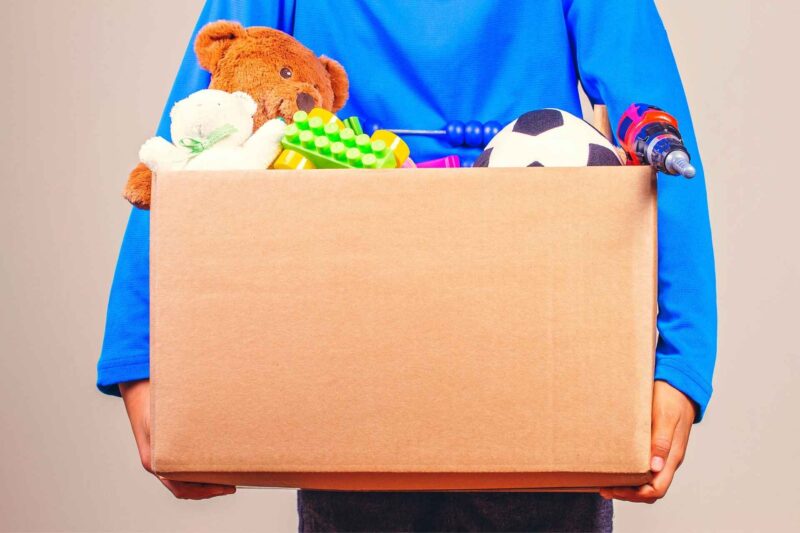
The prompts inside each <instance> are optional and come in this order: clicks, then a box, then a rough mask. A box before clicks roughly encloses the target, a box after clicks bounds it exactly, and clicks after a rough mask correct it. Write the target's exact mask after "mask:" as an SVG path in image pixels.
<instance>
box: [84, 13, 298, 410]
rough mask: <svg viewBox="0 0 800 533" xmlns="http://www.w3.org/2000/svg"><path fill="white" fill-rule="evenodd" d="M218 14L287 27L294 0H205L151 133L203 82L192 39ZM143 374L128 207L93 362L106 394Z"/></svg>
mask: <svg viewBox="0 0 800 533" xmlns="http://www.w3.org/2000/svg"><path fill="white" fill-rule="evenodd" d="M220 19H226V20H235V21H238V22H241V23H242V24H243V25H244V26H269V27H273V28H277V29H280V30H282V31H285V32H287V33H291V32H292V26H293V24H294V20H293V19H294V2H293V1H290V0H283V1H281V0H273V1H262V2H252V1H249V0H207V1H206V3H205V6H204V7H203V11H202V12H201V14H200V18H199V20H198V21H197V25H196V26H195V29H194V32H193V33H192V37H191V39H190V40H189V46H188V47H187V49H186V53H185V54H184V57H183V61H182V62H181V66H180V69H179V70H178V75H177V77H176V78H175V83H174V84H173V86H172V91H171V92H170V95H169V99H168V100H167V104H166V106H165V108H164V113H163V115H162V117H161V122H160V123H159V126H158V132H157V135H159V136H161V137H164V138H165V139H170V132H169V126H170V120H169V111H170V109H171V108H172V106H173V104H174V103H175V102H177V101H178V100H182V99H183V98H186V97H187V96H189V95H190V94H191V93H193V92H195V91H199V90H201V89H205V88H207V87H208V83H209V81H210V74H209V73H208V72H206V71H204V70H203V69H202V68H201V67H200V65H199V64H198V62H197V58H196V57H195V54H194V39H195V36H196V35H197V32H198V31H199V30H200V29H201V28H202V27H203V26H205V25H206V24H207V23H209V22H213V21H215V20H220ZM149 376H150V212H149V211H143V210H140V209H136V208H134V209H133V211H132V212H131V215H130V218H129V220H128V227H127V229H126V230H125V236H124V237H123V240H122V247H121V249H120V253H119V259H118V260H117V268H116V270H115V272H114V281H113V282H112V284H111V294H110V296H109V301H108V311H107V313H106V328H105V335H104V338H103V348H102V351H101V353H100V360H99V361H98V363H97V387H98V388H99V389H100V390H101V391H102V392H104V393H106V394H113V395H117V396H118V395H119V387H118V385H117V384H118V383H122V382H125V381H134V380H137V379H145V378H148V377H149Z"/></svg>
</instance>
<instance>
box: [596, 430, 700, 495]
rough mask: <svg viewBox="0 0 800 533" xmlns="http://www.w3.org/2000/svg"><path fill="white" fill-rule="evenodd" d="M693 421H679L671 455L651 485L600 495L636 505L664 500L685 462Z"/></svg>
mask: <svg viewBox="0 0 800 533" xmlns="http://www.w3.org/2000/svg"><path fill="white" fill-rule="evenodd" d="M690 430H691V420H689V421H688V422H687V421H685V420H682V419H681V420H679V423H678V424H676V426H675V432H674V433H673V439H672V442H671V443H670V445H669V449H670V451H669V455H668V457H667V459H666V461H665V463H664V466H663V468H662V469H661V471H660V472H657V473H656V474H655V476H654V477H653V479H652V480H651V481H650V483H648V484H646V485H642V486H640V487H613V488H609V489H603V490H601V491H600V495H601V496H602V497H604V498H606V499H611V498H614V499H617V500H624V501H629V502H636V503H655V502H656V501H658V500H659V499H661V498H663V497H664V496H665V495H666V494H667V491H668V490H669V487H670V485H671V484H672V480H673V479H674V477H675V472H676V470H677V469H678V467H680V465H681V463H682V462H683V458H684V456H685V453H686V444H687V442H688V441H689V432H690Z"/></svg>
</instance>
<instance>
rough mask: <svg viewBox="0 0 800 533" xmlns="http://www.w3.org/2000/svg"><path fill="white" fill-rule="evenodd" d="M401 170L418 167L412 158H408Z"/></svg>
mask: <svg viewBox="0 0 800 533" xmlns="http://www.w3.org/2000/svg"><path fill="white" fill-rule="evenodd" d="M400 168H417V165H416V163H414V161H413V160H412V159H411V158H410V157H407V158H406V160H405V161H403V164H402V165H400Z"/></svg>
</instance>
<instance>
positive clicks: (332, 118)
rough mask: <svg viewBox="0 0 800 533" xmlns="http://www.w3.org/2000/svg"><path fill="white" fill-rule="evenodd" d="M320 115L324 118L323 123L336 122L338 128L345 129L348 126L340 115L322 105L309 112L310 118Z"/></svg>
mask: <svg viewBox="0 0 800 533" xmlns="http://www.w3.org/2000/svg"><path fill="white" fill-rule="evenodd" d="M314 117H319V118H321V119H322V123H323V124H325V125H327V124H336V126H338V129H340V130H343V129H344V128H345V127H346V126H345V124H344V122H342V121H341V120H339V117H337V116H336V115H334V114H333V113H331V112H330V111H328V110H327V109H322V108H321V107H315V108H314V109H312V110H311V111H309V112H308V118H309V119H311V118H314Z"/></svg>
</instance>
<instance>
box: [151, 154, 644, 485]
mask: <svg viewBox="0 0 800 533" xmlns="http://www.w3.org/2000/svg"><path fill="white" fill-rule="evenodd" d="M151 240H152V255H151V284H152V286H151V297H152V318H151V320H152V337H151V346H152V354H151V365H152V378H151V379H152V382H153V383H152V393H153V395H152V399H153V406H152V407H153V435H152V445H153V466H154V468H155V470H156V471H157V472H158V473H160V474H161V475H163V476H166V477H170V478H174V479H182V480H193V481H216V482H224V483H235V484H240V485H266V486H286V487H304V488H332V489H373V490H374V489H553V488H558V489H581V488H593V487H599V486H607V485H634V484H641V483H643V482H646V481H647V480H648V479H649V472H648V471H649V468H648V460H649V451H650V402H651V391H652V379H653V353H654V344H655V338H656V337H655V310H656V193H655V180H654V176H653V173H652V171H651V170H650V169H649V168H645V167H623V168H619V167H616V168H613V167H612V168H608V167H594V168H585V169H552V168H551V169H545V168H526V169H434V170H416V171H410V170H375V171H357V172H347V171H331V170H321V171H301V172H289V171H275V170H271V171H260V172H226V173H212V172H208V173H197V172H195V173H172V174H162V175H160V176H158V177H157V179H156V182H155V186H154V204H153V213H152V239H151Z"/></svg>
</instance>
